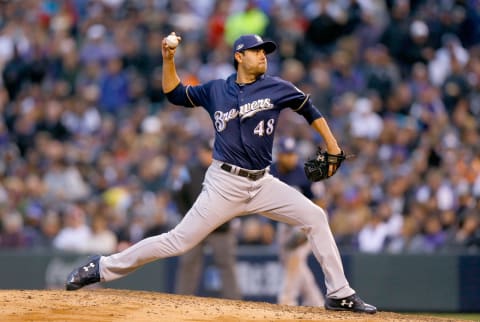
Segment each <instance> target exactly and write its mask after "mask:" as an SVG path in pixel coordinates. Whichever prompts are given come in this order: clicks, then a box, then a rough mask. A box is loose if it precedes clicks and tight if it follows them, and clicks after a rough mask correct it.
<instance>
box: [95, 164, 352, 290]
mask: <svg viewBox="0 0 480 322" xmlns="http://www.w3.org/2000/svg"><path fill="white" fill-rule="evenodd" d="M221 164H222V162H220V161H216V160H214V161H213V163H212V165H211V166H210V167H209V169H208V170H207V173H206V175H205V181H204V183H203V189H202V192H201V193H200V195H199V197H198V198H197V200H196V201H195V203H194V204H193V206H192V208H191V209H190V210H189V211H188V212H187V214H186V215H185V217H184V218H183V219H182V221H181V222H180V223H179V224H178V225H177V226H176V227H175V228H173V229H172V230H171V231H169V232H167V233H164V234H161V235H158V236H154V237H150V238H146V239H144V240H141V241H140V242H138V243H136V244H135V245H132V246H131V247H129V248H127V249H125V250H124V251H122V252H120V253H117V254H113V255H111V256H103V257H102V258H101V260H100V275H101V277H102V280H104V281H112V280H115V279H118V278H121V277H123V276H126V275H127V274H129V273H131V272H133V271H134V270H136V269H137V268H139V267H140V266H142V265H144V264H146V263H149V262H152V261H154V260H157V259H161V258H166V257H171V256H178V255H181V254H183V253H184V252H186V251H187V250H189V249H191V248H192V247H194V246H195V245H197V244H198V243H199V242H200V241H202V240H203V239H204V238H205V237H206V236H207V235H208V234H209V233H210V232H212V231H213V230H214V229H215V228H217V227H218V226H220V225H221V224H223V223H224V222H226V221H228V220H230V219H232V218H234V217H235V216H239V215H245V214H252V213H260V214H263V215H265V216H267V217H269V218H271V219H274V220H277V221H281V222H285V223H288V224H292V225H299V226H300V227H302V229H303V230H304V231H305V233H306V234H307V236H308V240H309V241H310V244H311V246H312V250H313V253H314V255H315V257H316V258H317V260H318V261H319V263H320V265H321V267H322V269H323V272H324V275H325V285H326V287H327V296H329V297H333V298H343V297H346V296H349V295H352V294H353V293H354V290H353V289H352V288H350V286H349V284H348V281H347V280H346V278H345V274H344V271H343V266H342V262H341V258H340V254H339V252H338V249H337V246H336V244H335V240H334V238H333V235H332V233H331V231H330V227H329V225H328V221H327V217H326V214H325V212H324V211H323V210H322V209H321V208H320V207H319V206H317V205H315V204H314V203H313V202H311V201H310V200H309V199H308V198H306V197H305V196H304V195H303V194H301V193H300V192H299V191H297V190H296V189H294V188H292V187H290V186H288V185H287V184H285V183H283V182H281V181H280V180H278V179H277V178H274V177H273V176H272V175H270V174H266V175H265V176H264V177H263V178H261V179H259V180H257V181H252V180H250V179H247V178H244V177H240V176H237V175H234V174H231V173H228V172H226V171H225V170H222V169H221V168H220V165H221Z"/></svg>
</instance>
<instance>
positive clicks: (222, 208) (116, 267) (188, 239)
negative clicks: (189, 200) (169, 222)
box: [100, 188, 239, 281]
mask: <svg viewBox="0 0 480 322" xmlns="http://www.w3.org/2000/svg"><path fill="white" fill-rule="evenodd" d="M238 208H239V206H238V204H235V203H232V202H229V201H227V200H226V199H225V198H222V197H220V196H219V195H218V194H216V193H214V192H212V191H210V190H209V189H208V188H206V189H204V190H203V191H202V193H201V194H200V196H199V197H198V199H197V201H196V202H195V204H194V205H193V206H192V208H191V209H190V210H189V211H188V213H187V214H186V215H185V217H184V218H183V219H182V221H181V222H180V223H179V224H178V225H177V226H176V227H175V228H173V229H172V230H171V231H169V232H167V233H164V234H161V235H158V236H154V237H150V238H146V239H144V240H142V241H140V242H138V243H137V244H135V245H133V246H131V247H129V248H127V249H125V250H124V251H122V252H120V253H117V254H114V255H111V256H107V257H102V258H101V259H100V276H101V278H102V280H104V281H111V280H115V279H117V278H121V277H123V276H125V275H127V274H129V273H131V272H133V271H134V270H136V269H137V268H139V267H140V266H142V265H144V264H146V263H149V262H152V261H154V260H157V259H160V258H166V257H171V256H177V255H180V254H183V253H184V252H186V251H187V250H189V249H190V248H192V247H193V246H195V245H197V244H198V243H199V242H200V241H202V240H203V239H204V238H205V237H206V236H207V235H208V234H209V233H210V232H211V231H213V230H214V229H215V228H217V227H218V226H220V225H221V224H223V223H224V222H226V221H228V220H229V219H231V218H232V217H233V216H234V215H235V214H236V213H237V212H238Z"/></svg>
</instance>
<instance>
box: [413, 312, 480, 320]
mask: <svg viewBox="0 0 480 322" xmlns="http://www.w3.org/2000/svg"><path fill="white" fill-rule="evenodd" d="M413 314H420V315H429V316H436V317H439V318H445V319H456V320H466V321H480V313H413Z"/></svg>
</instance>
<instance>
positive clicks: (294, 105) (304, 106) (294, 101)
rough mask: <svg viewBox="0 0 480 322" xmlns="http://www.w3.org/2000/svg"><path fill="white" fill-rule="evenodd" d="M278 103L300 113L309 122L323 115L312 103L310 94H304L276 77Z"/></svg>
mask: <svg viewBox="0 0 480 322" xmlns="http://www.w3.org/2000/svg"><path fill="white" fill-rule="evenodd" d="M278 85H279V86H278V93H279V94H280V95H279V97H280V99H279V101H278V102H277V104H278V105H280V106H282V107H289V108H291V109H292V110H293V111H294V112H297V113H298V114H300V115H302V116H303V117H304V118H305V119H306V120H307V122H308V123H309V124H311V123H312V122H313V121H315V120H316V119H319V118H321V117H323V115H322V113H320V111H319V110H318V109H317V108H316V107H315V106H314V105H313V103H312V100H311V99H310V95H307V94H305V93H304V92H302V91H301V90H300V89H299V88H297V87H296V86H294V85H293V84H292V83H289V82H286V81H284V80H281V79H278Z"/></svg>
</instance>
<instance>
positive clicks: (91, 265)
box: [65, 255, 100, 291]
mask: <svg viewBox="0 0 480 322" xmlns="http://www.w3.org/2000/svg"><path fill="white" fill-rule="evenodd" d="M99 262H100V255H95V256H93V257H91V258H90V259H89V260H88V262H87V263H86V264H85V265H82V266H80V267H79V268H76V269H74V270H73V271H72V272H71V273H70V274H69V275H68V277H67V282H66V283H65V288H66V289H67V291H76V290H78V289H80V288H82V287H84V286H87V285H89V284H93V283H97V282H100V264H99Z"/></svg>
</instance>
